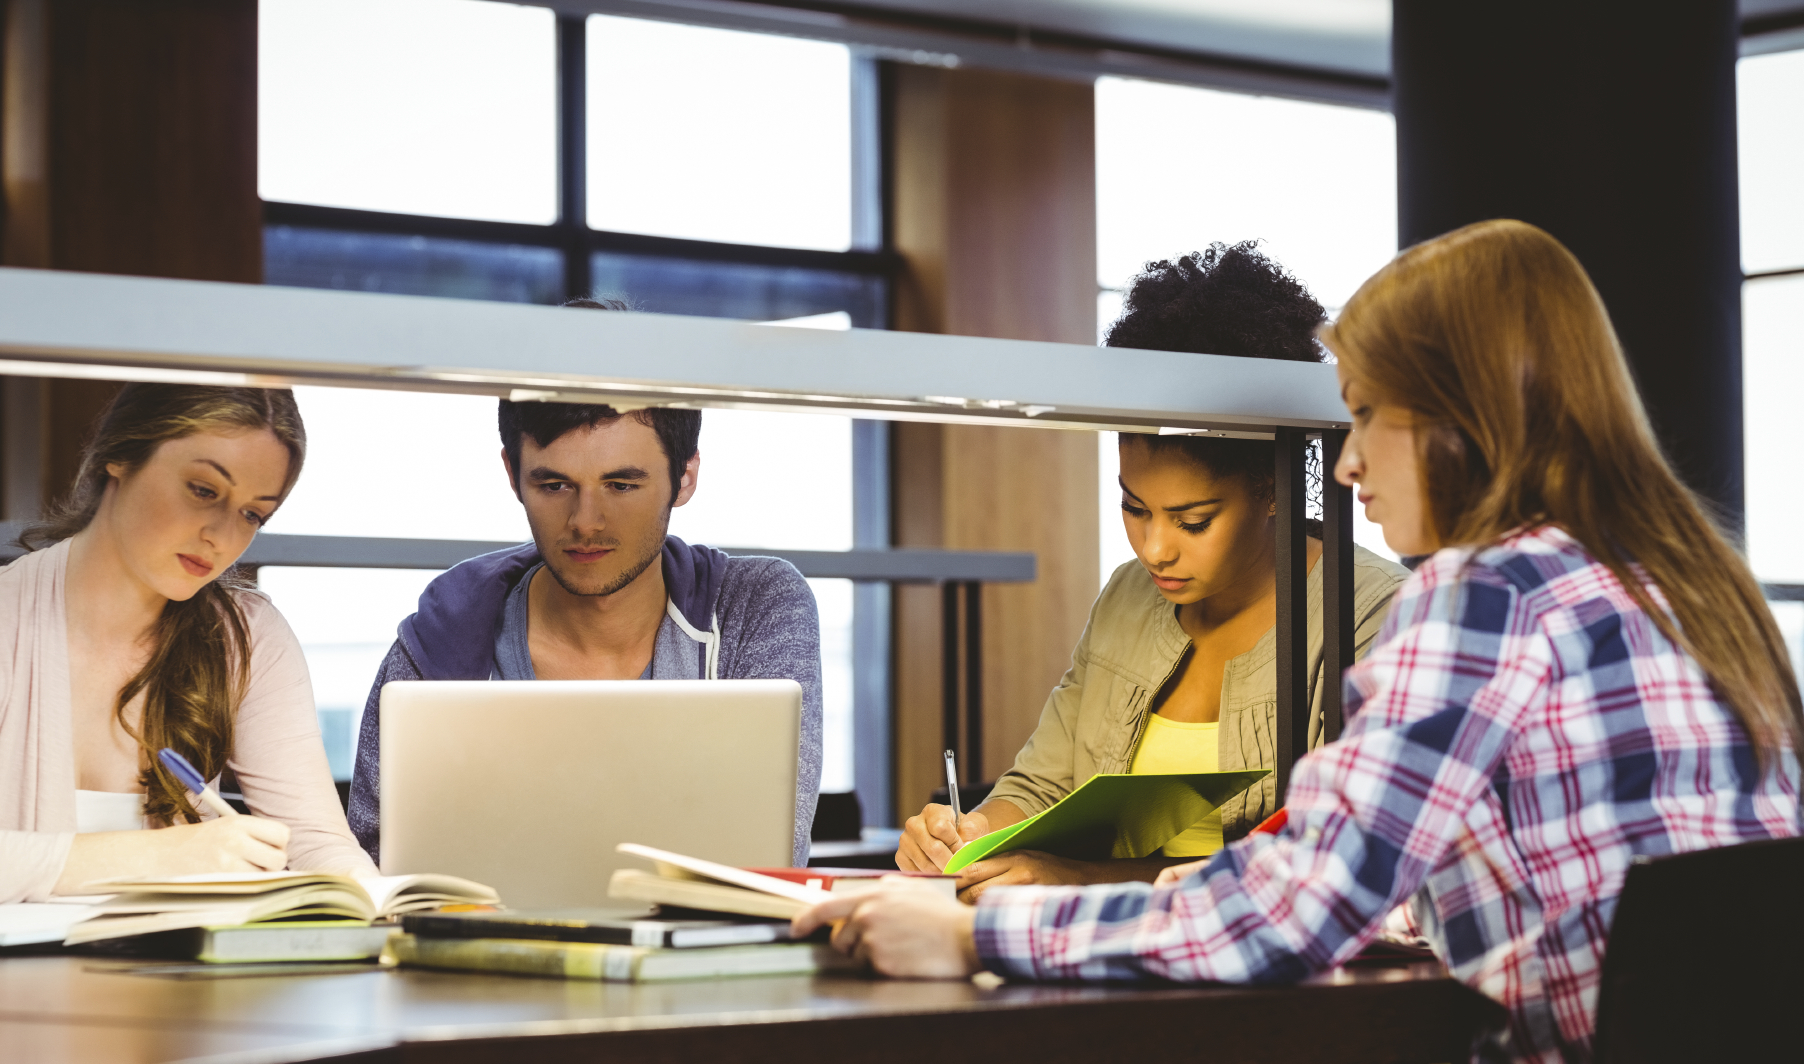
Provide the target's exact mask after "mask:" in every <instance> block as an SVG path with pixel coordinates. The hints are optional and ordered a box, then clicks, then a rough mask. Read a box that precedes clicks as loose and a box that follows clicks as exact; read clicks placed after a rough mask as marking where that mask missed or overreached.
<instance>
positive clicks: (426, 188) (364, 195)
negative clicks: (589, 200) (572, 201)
mask: <svg viewBox="0 0 1804 1064" xmlns="http://www.w3.org/2000/svg"><path fill="white" fill-rule="evenodd" d="M258 17H259V20H260V31H259V32H260V35H261V46H260V48H259V50H258V62H259V64H260V67H259V70H258V109H259V115H258V123H259V130H258V156H259V157H258V181H257V184H258V187H259V189H260V190H261V192H262V195H263V198H264V199H266V200H286V201H294V202H300V203H320V204H326V205H328V206H333V207H357V208H362V209H364V210H372V211H398V212H401V213H404V214H434V215H445V216H450V217H458V218H487V219H493V220H496V221H504V222H532V223H537V224H541V225H543V224H548V223H550V222H552V221H554V220H556V218H557V96H556V93H557V67H556V55H555V38H554V34H553V31H554V28H555V21H554V19H553V16H552V13H551V11H550V10H549V9H547V8H542V7H519V6H516V5H513V4H494V3H478V2H476V0H262V4H261V6H260V8H259V10H258Z"/></svg>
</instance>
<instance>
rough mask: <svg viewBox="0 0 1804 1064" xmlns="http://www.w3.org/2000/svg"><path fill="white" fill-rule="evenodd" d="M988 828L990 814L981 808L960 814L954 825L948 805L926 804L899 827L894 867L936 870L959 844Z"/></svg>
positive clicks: (983, 832) (983, 833) (913, 869)
mask: <svg viewBox="0 0 1804 1064" xmlns="http://www.w3.org/2000/svg"><path fill="white" fill-rule="evenodd" d="M991 830H993V829H992V828H991V826H990V820H989V817H988V816H986V815H985V814H984V812H983V811H982V810H981V809H973V810H971V811H970V812H969V813H966V814H965V815H964V816H962V817H959V818H958V820H957V824H956V825H955V824H954V822H953V816H952V807H951V806H949V805H929V806H927V807H926V808H924V809H922V810H921V811H920V813H919V814H917V815H915V816H911V817H909V818H908V822H907V823H906V824H904V825H903V826H902V843H901V846H900V847H899V848H898V849H897V850H896V867H897V868H900V869H901V870H902V871H904V872H938V871H940V870H942V869H944V868H945V867H946V862H947V861H950V860H952V855H953V854H954V853H956V852H957V851H958V848H959V847H960V846H963V845H964V844H965V843H967V842H970V841H971V840H972V839H975V838H978V837H980V836H983V835H988V834H989V833H990V832H991Z"/></svg>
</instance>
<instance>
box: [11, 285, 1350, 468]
mask: <svg viewBox="0 0 1804 1064" xmlns="http://www.w3.org/2000/svg"><path fill="white" fill-rule="evenodd" d="M0 373H4V374H10V375H15V376H17V375H25V376H52V377H92V378H101V379H112V380H176V381H183V380H185V381H193V382H196V383H216V384H252V385H262V386H280V385H294V384H314V385H329V386H338V387H353V388H387V389H397V390H405V391H439V392H459V393H465V394H475V395H492V396H500V397H511V398H514V399H527V400H530V399H543V400H558V401H567V402H595V403H608V404H610V405H613V406H615V407H617V408H623V409H630V408H637V407H644V406H679V407H696V408H734V409H757V410H782V411H805V412H811V413H842V414H851V415H855V416H858V417H867V418H878V419H886V420H898V421H935V422H949V423H977V424H991V425H1021V426H1038V427H1045V428H1069V429H1119V430H1125V431H1155V432H1156V431H1159V430H1160V429H1166V430H1170V431H1187V432H1196V431H1209V432H1213V433H1222V434H1226V435H1254V436H1256V435H1262V434H1269V433H1270V432H1271V431H1272V430H1273V429H1274V428H1277V427H1280V426H1284V427H1295V428H1306V429H1322V428H1344V427H1346V422H1345V419H1346V409H1345V407H1343V406H1342V405H1341V402H1340V397H1339V390H1338V387H1337V385H1336V381H1335V373H1334V367H1332V366H1326V365H1313V364H1309V363H1300V362H1278V361H1270V360H1265V359H1246V358H1230V357H1224V356H1219V355H1194V354H1179V353H1173V352H1167V351H1135V350H1127V349H1123V348H1100V347H1086V346H1081V345H1077V344H1054V343H1036V342H1027V341H1019V340H992V339H984V338H979V337H967V336H938V335H932V334H927V333H907V332H888V331H883V330H870V329H852V330H847V331H829V330H820V329H804V328H793V327H786V326H778V325H759V324H751V323H746V322H735V321H726V320H721V319H715V318H693V317H679V316H674V315H666V314H636V313H608V312H600V311H586V310H585V311H573V310H568V309H560V308H556V307H544V306H531V305H524V304H514V303H491V302H481V301H476V300H461V299H436V298H427V297H421V296H397V295H381V294H373V293H364V292H340V291H326V290H321V289H308V288H281V287H275V286H264V285H239V284H221V283H214V282H207V281H177V280H163V279H157V278H142V277H116V276H108V275H101V274H82V273H70V272H64V271H55V270H25V269H13V268H0Z"/></svg>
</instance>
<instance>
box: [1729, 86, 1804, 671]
mask: <svg viewBox="0 0 1804 1064" xmlns="http://www.w3.org/2000/svg"><path fill="white" fill-rule="evenodd" d="M1736 80H1737V86H1736V89H1737V105H1738V110H1739V114H1738V115H1737V127H1738V133H1739V137H1740V155H1741V160H1740V162H1741V165H1740V171H1741V255H1742V269H1743V270H1744V271H1745V272H1746V274H1747V280H1746V282H1744V283H1743V285H1742V387H1743V389H1744V391H1743V395H1744V408H1743V417H1744V419H1745V420H1744V423H1743V424H1744V433H1745V436H1744V439H1745V451H1746V454H1745V462H1746V477H1747V481H1746V482H1747V546H1748V560H1749V563H1750V564H1751V565H1752V566H1753V568H1754V574H1755V575H1756V576H1758V577H1759V578H1760V579H1761V580H1762V581H1765V582H1767V583H1769V584H1781V585H1785V584H1789V585H1792V586H1793V587H1794V588H1795V587H1796V586H1797V585H1804V550H1800V549H1799V548H1800V539H1799V530H1800V529H1804V489H1801V488H1800V486H1799V484H1798V479H1797V475H1796V473H1795V472H1794V470H1793V468H1792V467H1793V463H1792V462H1791V461H1790V455H1791V452H1792V450H1793V449H1794V447H1795V446H1796V432H1795V430H1794V428H1793V426H1794V425H1795V424H1796V422H1797V413H1796V410H1795V400H1796V398H1797V396H1799V395H1800V394H1804V369H1800V367H1804V340H1800V339H1799V332H1798V323H1799V322H1800V321H1801V320H1804V201H1801V200H1800V198H1799V196H1798V189H1799V188H1800V187H1804V127H1801V126H1800V125H1799V123H1798V119H1797V116H1798V113H1799V111H1800V109H1801V108H1804V51H1792V52H1778V53H1774V54H1770V55H1759V56H1750V57H1748V58H1746V59H1743V60H1741V62H1740V63H1739V64H1738V66H1737V78H1736ZM1775 593H1778V592H1775ZM1791 594H1794V595H1795V594H1796V592H1795V591H1793V592H1791ZM1772 606H1773V613H1774V615H1775V616H1776V617H1777V618H1778V621H1779V628H1780V630H1781V631H1782V632H1783V633H1784V635H1785V639H1786V643H1787V645H1788V646H1789V647H1790V648H1791V655H1792V666H1793V668H1794V669H1799V670H1800V671H1804V601H1781V602H1774V603H1773V604H1772Z"/></svg>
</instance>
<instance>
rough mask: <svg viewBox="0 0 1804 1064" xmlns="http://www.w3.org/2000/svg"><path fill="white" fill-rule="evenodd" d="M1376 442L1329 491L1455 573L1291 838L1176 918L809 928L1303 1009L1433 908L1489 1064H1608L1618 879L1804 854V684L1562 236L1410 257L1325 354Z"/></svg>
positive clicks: (880, 903) (865, 921) (1523, 236)
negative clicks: (1248, 993) (1475, 1014)
mask: <svg viewBox="0 0 1804 1064" xmlns="http://www.w3.org/2000/svg"><path fill="white" fill-rule="evenodd" d="M1323 339H1324V340H1325V342H1326V343H1327V344H1328V346H1329V348H1330V349H1331V350H1332V351H1334V353H1335V354H1336V355H1338V356H1339V370H1340V376H1341V384H1342V394H1343V395H1344V397H1345V398H1346V400H1347V405H1348V408H1349V409H1350V410H1351V411H1352V414H1353V431H1352V433H1351V436H1350V438H1349V440H1348V442H1347V446H1346V448H1345V449H1344V451H1343V453H1342V457H1341V460H1340V465H1339V467H1338V469H1337V470H1336V472H1337V476H1338V477H1339V479H1340V480H1341V482H1342V483H1345V484H1350V485H1355V486H1356V487H1357V489H1358V492H1359V498H1360V499H1361V501H1363V502H1364V503H1365V505H1366V513H1367V515H1368V516H1369V517H1371V518H1372V519H1373V520H1374V521H1376V522H1378V523H1379V524H1381V525H1382V526H1383V527H1384V534H1385V539H1386V541H1387V542H1389V543H1390V545H1391V547H1392V548H1393V549H1395V550H1397V551H1399V552H1400V553H1404V554H1432V557H1430V558H1429V559H1428V560H1427V561H1425V562H1424V563H1423V564H1422V565H1421V566H1420V567H1419V568H1418V569H1417V570H1416V572H1415V573H1414V574H1413V575H1412V576H1411V577H1410V579H1409V581H1408V582H1407V583H1405V584H1404V585H1403V587H1402V589H1401V590H1400V591H1399V592H1398V595H1397V599H1396V601H1395V602H1394V603H1393V605H1392V607H1391V612H1390V616H1389V619H1388V620H1387V621H1386V623H1385V627H1384V630H1383V631H1382V632H1381V633H1380V634H1379V636H1378V640H1377V642H1376V643H1375V645H1374V646H1373V648H1372V650H1371V651H1370V652H1369V653H1368V655H1367V656H1366V658H1365V659H1364V660H1363V661H1361V662H1360V663H1358V664H1356V665H1355V666H1353V668H1351V669H1350V670H1348V673H1347V677H1346V685H1347V693H1348V699H1347V705H1348V710H1349V713H1350V719H1349V721H1348V723H1347V728H1346V731H1345V734H1344V736H1343V738H1342V739H1341V741H1339V742H1337V743H1333V744H1330V745H1328V746H1326V747H1323V748H1322V749H1320V750H1317V751H1315V752H1313V753H1311V754H1309V755H1308V756H1307V757H1305V758H1303V759H1301V760H1300V761H1298V763H1297V765H1296V769H1295V774H1294V776H1293V778H1292V781H1291V786H1290V790H1289V793H1288V794H1287V796H1286V807H1287V809H1288V812H1289V822H1288V824H1287V826H1286V827H1285V828H1284V829H1283V830H1282V831H1281V832H1280V833H1279V834H1277V835H1275V836H1272V835H1258V834H1255V835H1253V836H1251V837H1249V838H1247V839H1245V840H1242V841H1240V842H1236V843H1233V844H1231V845H1230V846H1228V847H1227V848H1226V849H1225V850H1224V851H1222V852H1221V853H1219V854H1217V855H1216V856H1215V858H1214V859H1213V860H1211V861H1209V862H1207V863H1206V864H1205V863H1201V862H1199V863H1196V864H1190V865H1178V866H1175V867H1172V868H1169V869H1166V870H1165V872H1164V873H1162V874H1161V876H1160V878H1159V880H1158V882H1157V883H1156V884H1154V885H1152V886H1147V885H1144V884H1124V885H1109V886H1098V887H1077V888H1058V887H1026V888H999V889H997V890H993V891H990V892H989V893H987V894H985V895H984V897H983V898H982V899H981V901H980V902H979V903H978V906H977V908H976V909H975V911H973V910H970V909H966V908H962V907H960V906H958V905H956V904H955V903H951V902H947V901H944V900H943V899H938V898H935V897H934V896H933V895H931V894H928V893H926V892H916V891H884V892H880V893H879V894H877V895H867V896H863V897H860V898H850V899H845V900H843V901H841V900H835V901H833V902H828V903H825V904H823V905H821V906H817V907H816V908H815V909H814V910H813V911H812V912H810V913H808V914H804V916H803V917H802V918H800V919H799V920H798V930H809V929H811V928H812V927H814V926H816V925H818V924H820V923H823V922H827V921H832V920H839V919H844V920H845V923H844V924H843V926H842V927H841V928H840V929H839V930H838V931H837V933H836V935H835V938H836V941H837V943H838V944H839V945H841V946H842V948H847V949H851V950H858V951H860V952H861V953H862V954H863V955H864V956H867V957H869V958H871V960H872V962H873V963H874V964H875V965H876V967H877V968H878V969H879V970H881V971H885V972H888V973H890V974H897V975H959V974H965V973H968V972H969V971H971V970H972V969H974V968H975V967H977V966H979V965H982V966H986V967H989V968H991V969H992V970H995V971H998V972H1001V973H1004V974H1008V975H1011V976H1021V977H1029V978H1074V977H1076V978H1101V977H1109V976H1118V975H1130V974H1135V973H1155V974H1158V975H1163V976H1166V977H1169V978H1174V979H1185V980H1219V981H1225V982H1237V983H1246V982H1256V983H1257V982H1283V981H1292V980H1295V979H1297V978H1300V977H1302V976H1303V975H1306V974H1308V973H1309V972H1311V971H1314V970H1319V969H1321V968H1325V967H1328V966H1330V965H1333V964H1335V963H1338V962H1340V961H1343V960H1346V959H1347V958H1349V957H1351V956H1352V955H1353V954H1355V953H1356V952H1358V951H1359V950H1360V949H1361V948H1362V947H1363V946H1364V945H1365V944H1366V943H1367V942H1369V941H1370V940H1371V939H1372V937H1373V936H1374V935H1375V934H1376V933H1377V932H1378V930H1379V926H1380V923H1381V922H1382V920H1383V919H1384V917H1385V915H1386V914H1387V913H1388V912H1389V911H1390V910H1391V909H1392V908H1393V907H1395V906H1397V905H1399V904H1403V903H1406V902H1407V903H1409V904H1410V905H1411V909H1412V912H1413V914H1414V916H1415V918H1416V920H1417V922H1418V924H1419V925H1420V926H1421V928H1422V930H1423V932H1424V934H1426V935H1427V937H1428V938H1429V939H1430V941H1431V942H1433V944H1434V947H1435V951H1436V953H1437V954H1439V956H1440V957H1441V959H1442V960H1443V961H1444V962H1445V963H1446V964H1447V966H1448V968H1449V969H1450V970H1451V971H1452V972H1453V974H1454V975H1455V976H1457V977H1458V978H1460V979H1462V980H1464V981H1465V982H1467V983H1468V984H1470V985H1472V986H1473V987H1475V988H1476V989H1478V990H1480V991H1482V992H1484V993H1486V994H1488V995H1490V996H1492V997H1494V998H1496V999H1497V1000H1499V1001H1501V1002H1502V1003H1503V1004H1504V1005H1505V1006H1507V1007H1508V1009H1509V1011H1510V1020H1511V1022H1510V1024H1509V1027H1508V1029H1507V1030H1506V1031H1504V1032H1503V1033H1502V1034H1500V1035H1499V1036H1498V1038H1499V1041H1498V1042H1497V1043H1496V1044H1494V1045H1491V1046H1488V1047H1485V1048H1484V1049H1482V1050H1481V1052H1480V1055H1481V1057H1483V1058H1484V1059H1497V1058H1499V1057H1502V1058H1508V1059H1515V1060H1523V1061H1546V1062H1553V1061H1560V1060H1583V1059H1588V1057H1589V1055H1590V1049H1591V1041H1592V1035H1593V1032H1594V1029H1595V1021H1596V1006H1597V989H1598V976H1599V972H1600V970H1601V967H1602V961H1603V955H1604V952H1605V949H1606V947H1607V940H1608V934H1609V927H1610V923H1611V919H1612V918H1613V916H1614V915H1615V909H1616V901H1617V897H1618V895H1619V893H1620V892H1621V889H1622V882H1623V876H1624V874H1625V873H1626V871H1627V869H1628V867H1629V865H1630V863H1631V861H1632V860H1633V859H1634V858H1635V857H1636V856H1639V855H1643V854H1648V855H1660V854H1668V853H1677V852H1683V851H1688V850H1698V849H1704V848H1708V847H1713V846H1726V845H1732V844H1735V843H1739V842H1745V841H1752V840H1757V839H1768V838H1778V837H1790V836H1795V835H1797V834H1798V833H1799V803H1798V784H1799V767H1798V757H1797V750H1798V747H1799V735H1800V731H1801V730H1804V718H1801V716H1800V709H1799V697H1798V688H1797V683H1796V682H1795V680H1794V679H1793V677H1792V673H1791V668H1790V666H1789V664H1788V662H1787V658H1786V654H1785V650H1784V647H1783V645H1782V643H1781V642H1780V638H1779V634H1778V631H1777V630H1776V628H1775V626H1774V624H1773V621H1772V618H1771V616H1770V615H1769V614H1768V613H1767V610H1766V606H1765V604H1764V602H1763V601H1762V600H1761V596H1760V590H1759V587H1758V585H1757V584H1756V583H1755V581H1754V578H1753V576H1752V575H1751V574H1750V573H1749V571H1748V568H1747V565H1746V564H1745V563H1744V562H1743V561H1742V560H1741V558H1740V557H1739V556H1738V555H1737V554H1736V553H1735V551H1734V550H1733V549H1732V548H1731V547H1730V545H1729V542H1728V541H1727V539H1726V538H1725V537H1724V535H1723V534H1722V533H1721V532H1720V531H1719V530H1718V529H1717V528H1716V526H1715V525H1714V524H1713V523H1712V522H1711V520H1710V519H1709V517H1708V516H1707V512H1706V510H1705V509H1704V507H1703V506H1702V505H1701V504H1700V503H1699V502H1698V500H1697V499H1696V498H1695V497H1694V496H1693V495H1692V493H1691V492H1690V491H1688V490H1687V489H1686V488H1685V487H1684V486H1683V485H1682V484H1681V483H1680V482H1679V480H1678V478H1677V477H1676V476H1675V475H1674V474H1673V471H1672V468H1671V467H1670V466H1669V465H1668V463H1667V462H1666V460H1665V458H1664V457H1663V456H1662V455H1661V453H1660V450H1659V447H1658V445H1657V444H1656V443H1655V441H1654V436H1653V433H1652V432H1651V431H1650V429H1649V427H1648V422H1647V418H1646V415H1645V414H1644V413H1643V411H1642V408H1641V404H1640V402H1639V400H1638V399H1637V397H1636V394H1635V390H1634V386H1633V383H1632V381H1631V379H1630V376H1629V372H1628V367H1627V364H1626V362H1625V361H1624V359H1623V356H1622V352H1621V349H1620V347H1619V345H1618V344H1617V341H1616V337H1615V333H1614V331H1613V330H1612V329H1611V326H1610V322H1609V318H1608V315H1607V314H1606V313H1605V310H1604V306H1603V303H1602V301H1601V300H1600V299H1599V298H1598V295H1597V292H1596V290H1595V289H1594V288H1593V287H1592V286H1591V282H1590V280H1589V278H1587V277H1586V276H1585V272H1584V270H1583V268H1581V267H1580V265H1579V263H1578V261H1577V260H1576V259H1575V258H1573V257H1572V255H1571V254H1570V253H1569V252H1567V250H1566V249H1565V248H1563V247H1561V246H1560V244H1559V243H1558V242H1557V241H1555V240H1554V239H1553V238H1552V237H1550V236H1549V235H1547V234H1546V233H1544V232H1542V231H1541V230H1539V229H1536V228H1534V227H1533V226H1530V225H1526V224H1524V223H1521V222H1511V221H1494V222H1485V223H1481V224H1478V225H1473V226H1468V227H1467V228H1465V229H1461V230H1458V231H1456V232H1453V233H1449V234H1447V235H1446V236H1443V237H1441V238H1439V239H1436V240H1433V241H1429V242H1428V243H1425V244H1422V245H1419V246H1417V247H1414V248H1411V249H1410V250H1408V251H1406V252H1404V253H1403V254H1401V255H1399V256H1398V257H1397V258H1396V259H1395V260H1394V261H1393V262H1392V263H1391V264H1390V265H1389V266H1387V267H1385V268H1384V269H1383V270H1381V271H1379V273H1378V274H1377V275H1376V276H1374V277H1373V278H1372V279H1370V280H1369V281H1367V282H1366V283H1365V285H1364V286H1363V287H1361V288H1360V290H1359V292H1358V293H1357V294H1356V295H1355V296H1354V297H1353V299H1352V300H1351V301H1350V302H1349V303H1348V304H1347V307H1346V309H1345V310H1344V311H1343V312H1342V314H1341V318H1340V320H1339V322H1338V323H1337V324H1335V325H1333V326H1332V327H1330V328H1328V329H1326V330H1324V334H1323Z"/></svg>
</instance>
